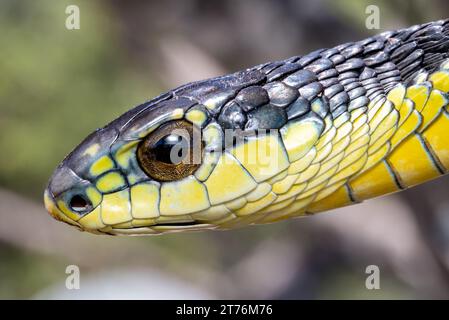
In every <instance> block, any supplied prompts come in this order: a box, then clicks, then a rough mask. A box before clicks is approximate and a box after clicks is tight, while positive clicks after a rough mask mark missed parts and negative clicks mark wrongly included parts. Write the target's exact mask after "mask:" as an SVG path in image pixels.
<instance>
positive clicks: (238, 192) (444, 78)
mask: <svg viewBox="0 0 449 320" xmlns="http://www.w3.org/2000/svg"><path fill="white" fill-rule="evenodd" d="M448 108H449V19H447V20H440V21H434V22H429V23H425V24H421V25H415V26H412V27H408V28H404V29H399V30H395V31H387V32H383V33H380V34H378V35H375V36H372V37H369V38H367V39H364V40H361V41H355V42H349V43H345V44H341V45H338V46H335V47H333V48H330V49H329V48H328V49H319V50H315V51H313V52H311V53H309V54H305V55H300V56H294V57H291V58H288V59H286V60H282V61H274V62H268V63H264V64H260V65H257V66H255V67H251V68H248V69H245V70H243V71H239V72H235V73H232V74H229V75H224V76H219V77H216V78H211V79H207V80H202V81H197V82H193V83H189V84H186V85H183V86H181V87H178V88H176V89H173V90H171V91H169V92H166V93H163V94H161V95H160V96H158V97H156V98H154V99H152V100H149V101H147V102H145V103H143V104H141V105H138V106H136V107H135V108H133V109H131V110H129V111H127V112H126V113H124V114H123V115H121V116H120V117H118V118H117V119H115V120H114V121H112V122H111V123H109V124H107V125H106V126H104V127H102V128H101V129H97V130H96V131H95V132H93V133H91V134H90V135H88V136H87V138H85V139H84V140H83V141H82V142H81V143H80V144H79V145H78V146H77V147H76V148H75V149H74V150H73V151H72V152H71V153H70V154H68V155H67V156H66V157H65V159H64V160H63V161H62V162H61V163H60V164H59V166H58V167H57V168H56V169H55V171H54V173H53V175H52V176H51V178H50V181H49V183H48V186H47V187H46V189H45V192H44V203H45V207H46V209H47V211H48V212H49V213H50V215H51V216H52V217H54V218H56V219H57V220H60V221H62V222H65V223H67V224H69V225H71V226H75V227H77V228H78V229H79V230H82V231H88V232H91V233H94V234H105V235H158V234H165V233H170V232H182V231H199V230H208V229H213V230H228V229H234V228H238V227H243V226H248V225H255V224H267V223H273V222H277V221H281V220H285V219H289V218H294V217H304V216H309V215H313V214H315V213H318V212H322V211H328V210H331V209H334V208H338V207H343V206H347V205H351V204H357V203H360V202H362V201H363V200H365V199H369V198H373V197H377V196H381V195H386V194H390V193H393V192H396V191H401V190H404V189H406V188H408V187H412V186H415V185H417V184H421V183H423V182H426V181H428V180H431V179H434V178H436V177H439V176H442V175H444V174H446V173H447V172H448V170H449V110H448Z"/></svg>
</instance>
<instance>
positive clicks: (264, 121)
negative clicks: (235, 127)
mask: <svg viewBox="0 0 449 320" xmlns="http://www.w3.org/2000/svg"><path fill="white" fill-rule="evenodd" d="M286 123H287V113H286V111H285V110H284V109H283V108H279V107H276V106H272V105H270V104H266V105H264V106H261V107H259V108H257V109H254V110H252V111H250V112H249V113H248V121H247V122H246V125H245V130H258V129H279V128H281V127H282V126H283V125H284V124H286Z"/></svg>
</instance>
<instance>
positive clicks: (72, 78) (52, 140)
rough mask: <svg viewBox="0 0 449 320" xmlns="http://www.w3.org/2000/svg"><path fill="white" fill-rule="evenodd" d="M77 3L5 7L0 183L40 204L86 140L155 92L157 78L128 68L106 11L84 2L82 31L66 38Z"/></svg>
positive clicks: (0, 7) (0, 14)
mask: <svg viewBox="0 0 449 320" xmlns="http://www.w3.org/2000/svg"><path fill="white" fill-rule="evenodd" d="M72 3H73V1H57V2H55V1H51V0H47V1H31V0H30V1H2V2H1V3H0V29H1V30H2V32H1V33H2V43H3V45H2V50H1V52H0V70H1V75H0V96H1V102H0V103H1V109H0V112H1V117H0V135H1V137H2V138H1V140H0V150H2V151H1V153H2V155H3V156H2V157H0V167H1V168H2V169H1V170H0V181H1V182H2V184H3V185H5V186H8V187H11V188H13V189H15V190H19V191H22V192H24V193H27V194H33V195H35V196H36V195H38V194H39V195H40V193H41V192H42V188H43V186H44V184H45V181H46V179H47V178H48V176H49V174H50V173H51V171H52V170H53V167H54V166H55V165H56V164H57V163H58V161H60V160H61V157H63V156H64V154H66V153H68V152H69V151H70V150H71V148H72V147H73V146H74V145H76V144H77V143H78V142H79V141H80V140H81V139H82V138H83V137H84V136H85V135H86V132H89V131H93V129H95V128H96V127H98V126H100V125H102V124H106V123H107V122H108V121H110V120H112V119H113V118H114V117H116V116H118V115H120V114H121V113H122V112H124V111H126V110H127V109H128V108H129V107H131V106H133V105H135V104H137V103H139V102H142V99H149V98H150V97H152V96H154V94H155V89H154V87H157V86H155V85H154V83H153V82H152V81H151V74H146V75H145V76H143V74H138V73H137V72H132V71H130V70H129V68H128V67H127V65H128V63H127V58H128V57H127V52H126V48H124V47H123V46H122V45H121V43H120V39H119V37H118V35H117V33H116V32H115V30H114V23H113V17H111V16H109V15H108V14H107V12H108V8H107V6H104V5H101V3H95V2H93V1H84V2H80V3H79V5H80V6H81V10H82V28H81V29H80V30H76V31H72V32H70V31H68V30H67V29H66V28H65V19H66V17H67V16H66V14H65V8H66V6H67V5H69V4H72Z"/></svg>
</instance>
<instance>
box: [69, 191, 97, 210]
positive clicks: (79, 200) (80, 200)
mask: <svg viewBox="0 0 449 320" xmlns="http://www.w3.org/2000/svg"><path fill="white" fill-rule="evenodd" d="M91 208H92V204H91V203H90V201H89V200H87V199H86V198H85V197H83V196H82V195H79V194H77V195H75V196H73V198H72V199H70V209H72V210H73V211H75V212H78V213H84V212H86V211H89V210H90V209H91Z"/></svg>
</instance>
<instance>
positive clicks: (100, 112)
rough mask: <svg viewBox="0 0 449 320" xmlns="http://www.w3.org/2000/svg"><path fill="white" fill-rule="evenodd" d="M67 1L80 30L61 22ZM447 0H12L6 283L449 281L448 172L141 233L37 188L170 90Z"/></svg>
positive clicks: (421, 16)
mask: <svg viewBox="0 0 449 320" xmlns="http://www.w3.org/2000/svg"><path fill="white" fill-rule="evenodd" d="M71 4H76V5H78V6H79V8H80V10H81V29H80V30H73V31H69V30H67V29H66V28H65V20H66V17H67V15H66V13H65V9H66V6H67V5H71ZM369 4H376V5H378V6H379V8H380V10H381V16H380V18H381V23H380V24H381V27H382V29H381V30H367V29H366V28H365V18H366V14H365V8H366V6H367V5H369ZM448 9H449V7H448V4H447V2H445V1H443V0H441V1H437V0H435V1H419V0H417V1H386V0H385V1H357V0H338V1H331V0H328V1H326V0H319V1H299V0H282V1H276V0H272V1H270V0H248V1H239V0H232V1H208V0H188V1H187V0H186V1H175V0H166V1H137V0H134V1H119V0H110V1H106V0H103V1H87V0H86V1H80V0H74V1H72V0H63V1H51V0H41V1H32V0H28V1H23V0H22V1H14V0H7V1H1V2H0V30H1V32H0V38H1V44H2V50H0V298H31V297H44V298H58V297H66V298H67V297H69V298H70V297H73V298H83V297H84V298H86V297H88V298H90V297H99V298H102V297H106V298H109V297H123V293H124V292H125V293H126V292H129V293H130V297H134V298H135V297H149V298H161V297H164V298H167V297H177V298H180V297H181V298H195V297H201V298H203V297H211V298H213V297H218V298H288V299H292V298H372V299H376V298H408V297H411V298H414V297H424V298H432V297H448V296H449V276H448V274H449V273H448V271H447V260H448V256H449V254H448V252H449V250H448V248H447V247H448V245H447V244H448V243H449V241H448V239H449V237H448V236H447V235H448V234H449V231H448V229H449V228H448V227H447V226H449V223H448V219H447V218H445V213H447V211H448V207H449V205H448V203H447V201H446V200H445V198H446V197H445V194H444V190H447V188H448V180H447V179H441V180H439V182H434V183H433V184H428V185H425V186H421V187H418V188H417V189H415V190H417V191H413V190H411V191H410V192H408V193H406V195H405V196H404V197H405V198H406V199H407V202H404V201H402V199H403V197H402V198H401V197H398V196H393V197H389V198H384V199H380V200H374V201H371V202H368V203H366V204H363V205H360V206H356V207H352V208H348V209H340V210H337V212H333V213H332V214H329V215H327V214H324V215H319V216H317V217H313V218H307V219H301V220H290V221H286V222H283V223H278V224H273V225H268V226H257V227H250V228H244V229H240V230H235V231H229V232H203V233H195V234H179V235H168V236H164V237H152V238H138V239H136V238H110V237H100V236H93V235H88V234H84V233H79V232H77V231H76V230H74V229H71V228H69V227H67V226H65V225H63V224H61V223H57V222H55V221H53V220H52V219H51V218H50V217H48V216H47V215H46V213H45V211H44V209H43V206H42V203H41V197H42V191H43V188H44V186H45V184H46V182H47V179H48V177H49V176H50V174H51V172H52V170H53V169H54V167H55V166H56V165H57V164H58V162H59V161H60V160H61V159H62V158H63V157H64V155H65V154H67V153H68V152H69V151H70V150H71V149H72V148H73V147H74V146H76V145H77V144H78V143H79V142H80V141H81V140H82V139H83V138H84V137H85V136H87V134H88V133H90V132H91V131H93V130H94V129H95V128H97V127H100V126H102V125H104V124H106V123H107V122H109V121H110V120H112V119H113V118H115V117H116V116H118V115H120V114H121V113H123V112H124V111H126V110H128V109H129V108H131V107H133V106H135V105H137V104H139V103H141V102H143V101H145V100H148V99H150V98H152V97H154V96H156V95H157V94H159V93H160V92H162V91H165V90H168V89H171V88H172V87H174V86H176V85H180V84H182V83H184V82H187V81H192V80H199V79H202V78H205V77H209V76H214V75H219V74H221V73H229V72H232V71H236V70H239V69H243V68H245V67H249V66H252V65H256V64H258V63H263V62H266V61H268V60H276V59H281V58H286V57H288V56H293V55H297V54H303V53H307V52H308V51H311V50H314V49H317V48H320V47H331V46H333V45H336V44H338V43H341V42H345V41H351V40H357V39H361V38H363V37H365V36H369V35H371V34H374V33H377V32H381V31H384V30H387V29H391V28H398V27H405V26H407V25H410V24H414V23H422V22H425V21H428V20H434V19H439V18H448V16H447V15H446V13H447V12H449V10H448ZM445 15H446V16H445ZM7 189H8V190H12V191H13V192H14V193H11V191H6V190H7ZM431 190H433V191H434V192H431ZM435 190H442V191H441V192H436V191H435ZM416 195H419V196H418V197H417V196H416ZM416 199H420V200H419V201H417V200H416ZM424 199H429V200H428V201H425V200H424ZM445 201H446V202H445ZM410 204H411V206H410ZM446 215H447V214H446ZM444 226H446V227H444ZM444 228H446V229H444ZM71 264H76V265H78V266H79V267H80V269H81V272H82V282H81V283H82V284H81V286H82V288H81V290H78V291H73V292H69V291H67V290H66V289H65V287H64V283H65V282H64V281H65V277H66V274H65V268H66V266H67V265H71ZM370 264H375V265H379V267H380V268H381V290H378V291H376V290H374V291H370V290H367V289H366V288H365V279H366V277H367V274H366V273H365V268H366V266H367V265H370ZM97 281H98V283H100V284H99V285H96V284H97ZM83 290H84V291H83ZM131 292H132V293H133V295H131Z"/></svg>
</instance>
